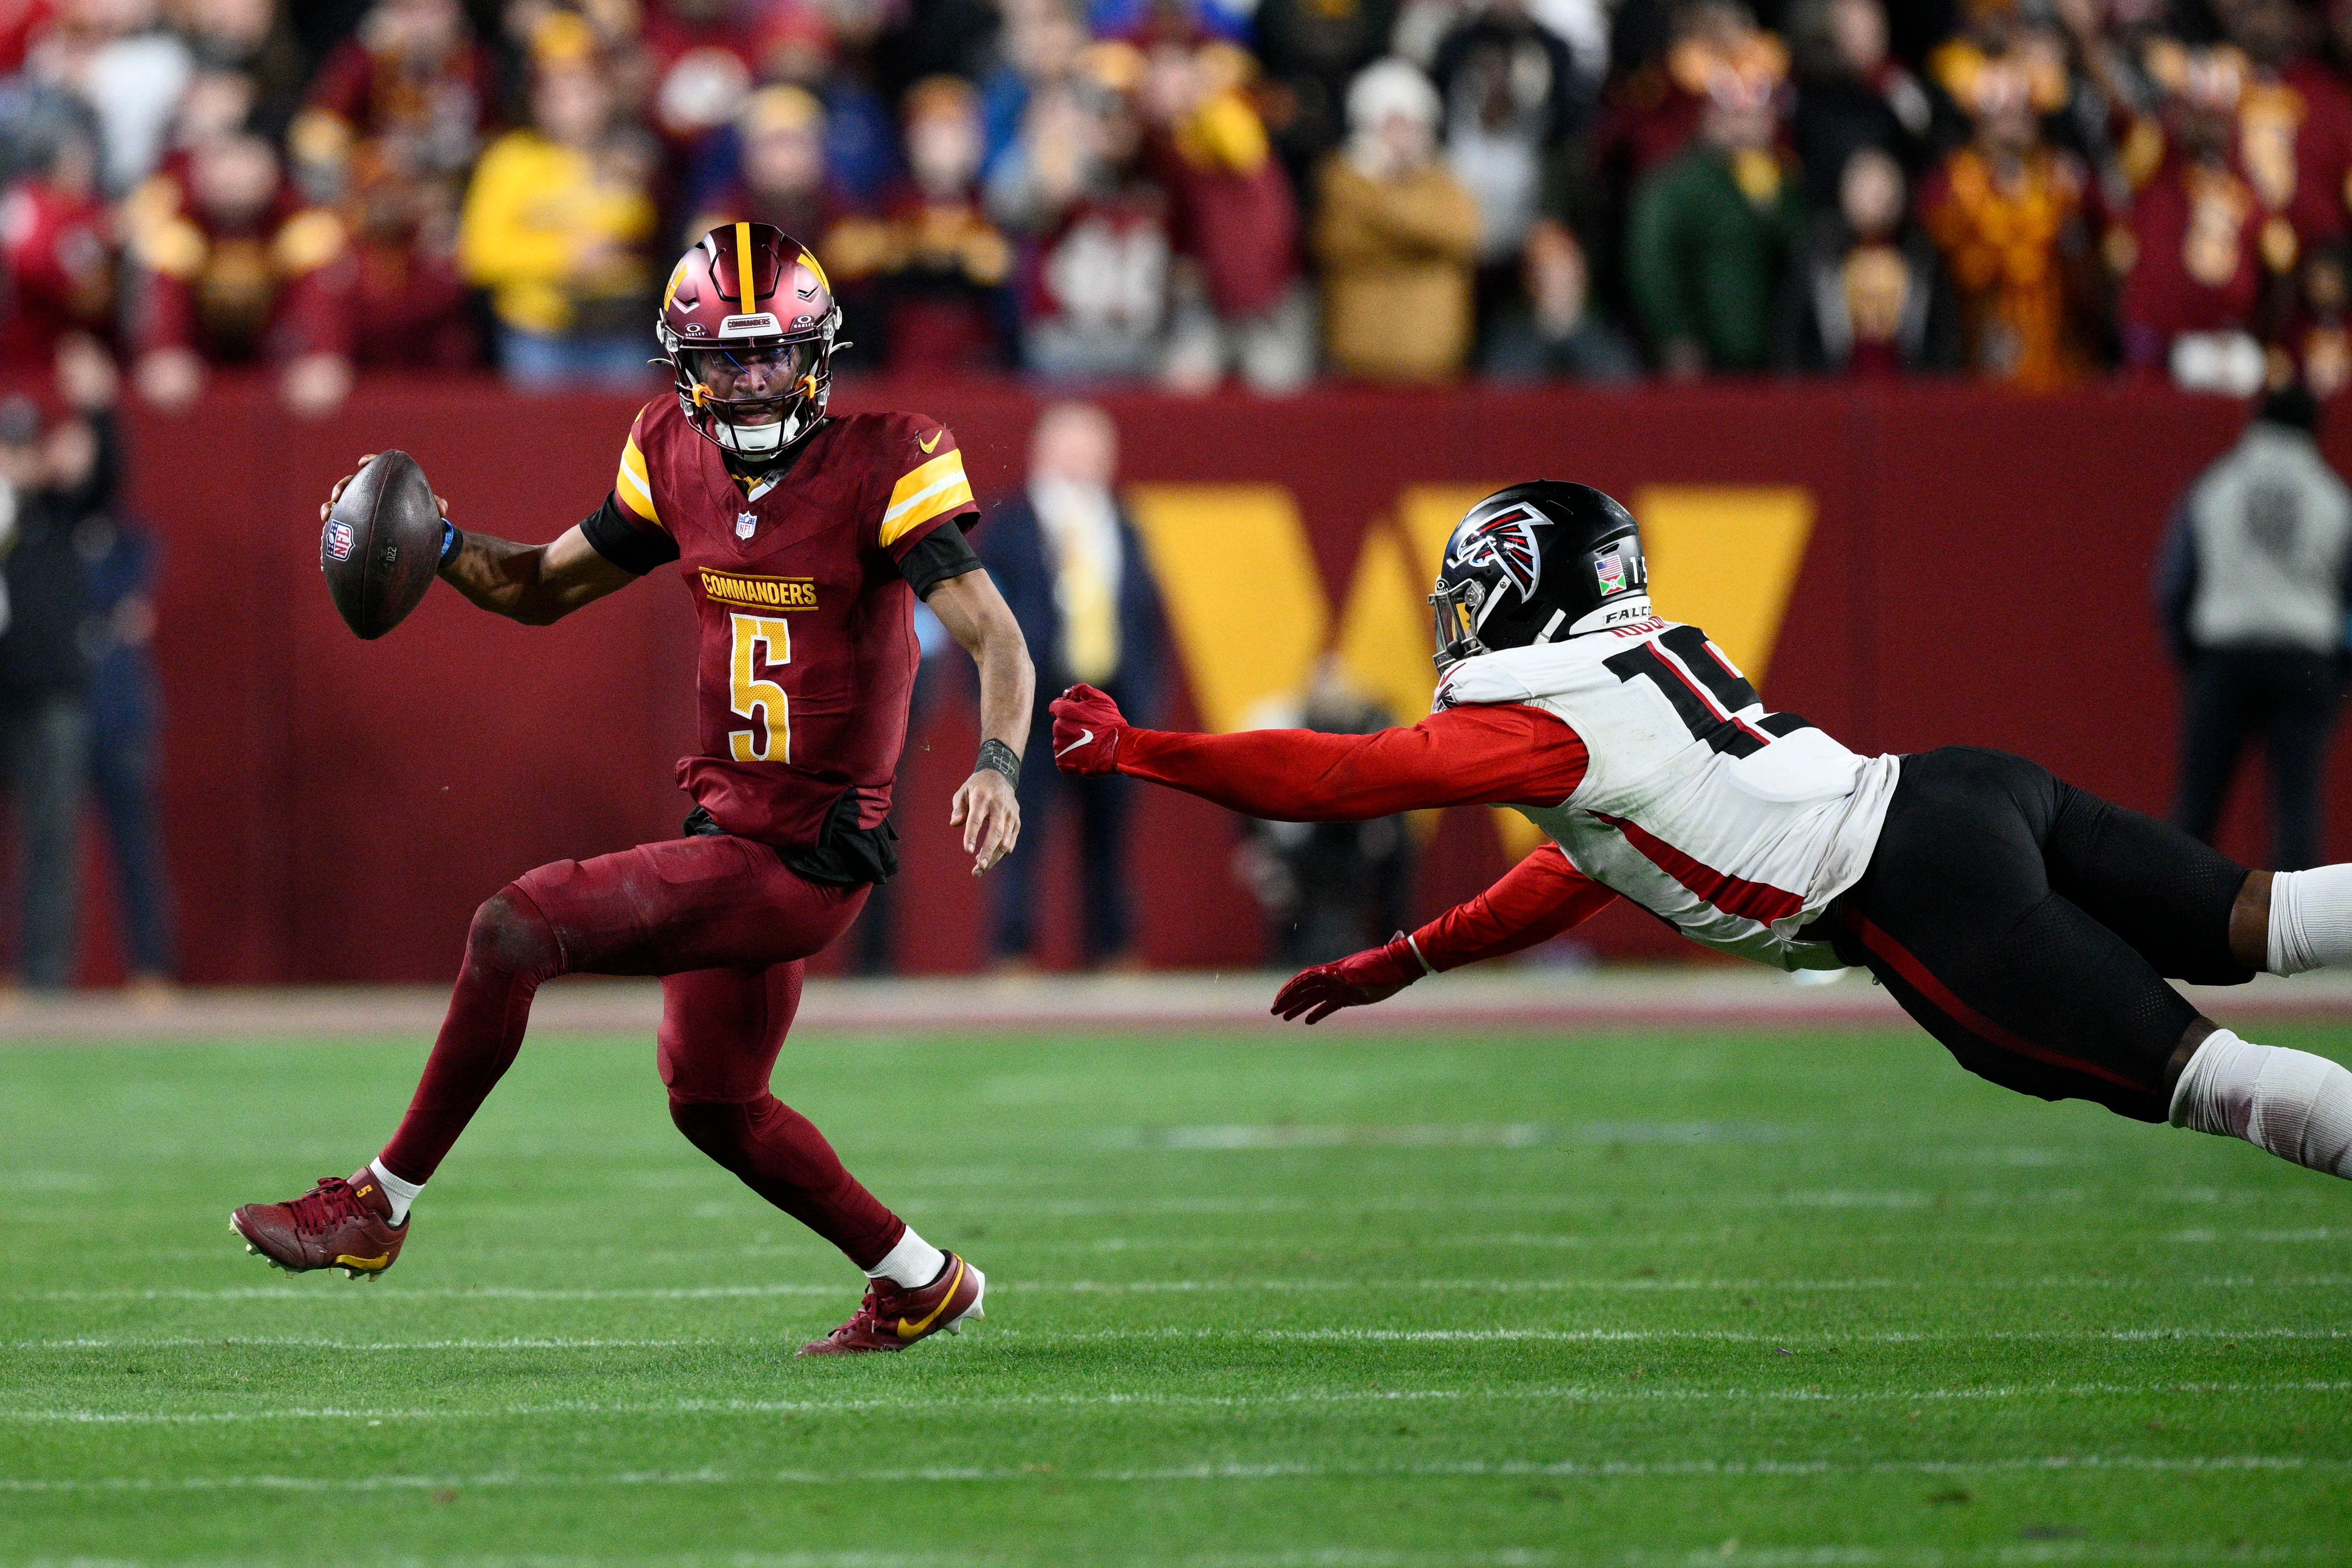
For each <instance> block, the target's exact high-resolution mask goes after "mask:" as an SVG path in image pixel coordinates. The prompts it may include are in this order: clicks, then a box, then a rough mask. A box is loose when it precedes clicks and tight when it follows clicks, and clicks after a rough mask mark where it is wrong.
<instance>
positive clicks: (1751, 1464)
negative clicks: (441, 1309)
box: [0, 1454, 2352, 1493]
mask: <svg viewBox="0 0 2352 1568" xmlns="http://www.w3.org/2000/svg"><path fill="white" fill-rule="evenodd" d="M2065 1470H2085V1471H2115V1470H2135V1471H2147V1472H2153V1473H2157V1474H2168V1475H2179V1474H2198V1473H2206V1474H2211V1473H2217V1472H2261V1471H2312V1470H2317V1471H2344V1470H2352V1459H2339V1458H2317V1457H2312V1456H2307V1455H2302V1454H2213V1455H2200V1456H2178V1455H2168V1454H2108V1455H2103V1454H2050V1455H2015V1456H2005V1457H1998V1458H1981V1459H1882V1460H1876V1461H1873V1462H1870V1463H1866V1464H1846V1463H1841V1462H1837V1461H1833V1460H1829V1459H1689V1460H1663V1461H1657V1462H1650V1461H1644V1460H1602V1461H1600V1462H1598V1463H1594V1462H1589V1461H1586V1460H1581V1459H1563V1460H1559V1461H1556V1462H1552V1463H1548V1464H1547V1463H1539V1462H1536V1461H1532V1460H1528V1461H1519V1460H1494V1461H1489V1460H1475V1459H1474V1460H1464V1461H1460V1462H1457V1463H1447V1464H1402V1465H1344V1464H1341V1465H1324V1464H1307V1463H1283V1464H1256V1465H1253V1464H1232V1463H1203V1464H1198V1465H1171V1466H1157V1467H1149V1468H1133V1469H1069V1470H1061V1469H1055V1468H1053V1467H1052V1466H1048V1465H1030V1466H1018V1467H1003V1466H979V1465H975V1466H971V1467H962V1466H947V1465H940V1466H921V1467H914V1468H898V1469H873V1470H753V1469H745V1470H728V1469H721V1468H718V1467H716V1466H703V1467H701V1468H696V1469H691V1470H617V1471H607V1472H604V1473H602V1474H596V1475H589V1474H577V1473H574V1474H565V1473H562V1472H538V1473H527V1472H524V1471H520V1470H492V1471H488V1472H482V1473H477V1474H472V1475H455V1474H444V1475H409V1474H388V1475H375V1476H289V1475H273V1474H266V1473H262V1474H244V1475H222V1476H163V1477H156V1476H77V1477H57V1478H44V1477H29V1476H7V1477H0V1493H9V1492H14V1493H28V1492H131V1493H142V1492H175V1491H191V1492H197V1491H247V1490H250V1491H290V1492H344V1491H356V1492H373V1491H415V1490H442V1489H467V1488H481V1489H489V1488H509V1487H593V1488H600V1489H601V1488H623V1487H731V1486H751V1487H761V1486H809V1487H825V1488H852V1487H857V1486H870V1485H877V1484H879V1485H889V1484H892V1483H903V1482H942V1481H944V1482H959V1481H963V1482H971V1481H978V1482H996V1481H1015V1482H1024V1483H1032V1484H1034V1483H1036V1482H1039V1481H1043V1480H1047V1479H1052V1480H1058V1481H1083V1482H1100V1483H1106V1484H1112V1485H1133V1484H1146V1485H1150V1484H1159V1483H1165V1482H1171V1481H1280V1480H1337V1479H1403V1480H1438V1479H1465V1480H1482V1479H1497V1480H1525V1479H1536V1478H1557V1479H1581V1480H1616V1479H1628V1480H1640V1479H1669V1480H1671V1479H1713V1478H1718V1477H1720V1478H1732V1479H1738V1478H1746V1477H1773V1476H1874V1475H1909V1476H1969V1475H1986V1474H1992V1473H1996V1472H2001V1471H2065Z"/></svg>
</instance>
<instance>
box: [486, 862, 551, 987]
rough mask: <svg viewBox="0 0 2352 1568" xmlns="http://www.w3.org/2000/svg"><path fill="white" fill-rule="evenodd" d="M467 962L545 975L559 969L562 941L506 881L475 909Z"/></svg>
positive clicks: (536, 911) (511, 884) (537, 911)
mask: <svg viewBox="0 0 2352 1568" xmlns="http://www.w3.org/2000/svg"><path fill="white" fill-rule="evenodd" d="M466 963H467V966H468V967H474V968H482V969H490V970H495V971H498V972H499V973H505V974H531V975H537V976H538V977H540V978H541V979H545V978H546V977H548V976H549V975H551V974H557V973H562V969H563V944H562V942H560V941H558V940H557V939H556V935H555V928H554V927H553V926H551V925H550V924H548V923H547V917H546V916H545V915H542V914H541V913H540V912H539V908H538V906H537V905H535V904H533V903H532V902H531V901H530V898H529V897H527V896H526V895H525V894H524V893H523V892H522V890H521V889H519V888H517V887H516V886H515V885H514V884H513V883H511V882H509V883H508V884H507V885H506V886H505V887H503V888H501V889H499V890H498V891H497V892H495V893H493V894H491V895H490V896H489V897H488V899H486V900H483V901H482V906H481V908H479V909H478V910H475V911H474V923H473V926H472V927H471V929H469V930H468V931H467V932H466Z"/></svg>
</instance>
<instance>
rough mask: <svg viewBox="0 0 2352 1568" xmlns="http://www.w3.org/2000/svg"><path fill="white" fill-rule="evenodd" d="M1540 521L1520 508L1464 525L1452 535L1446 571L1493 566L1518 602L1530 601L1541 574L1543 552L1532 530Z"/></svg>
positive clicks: (1534, 514) (1528, 511) (1526, 510)
mask: <svg viewBox="0 0 2352 1568" xmlns="http://www.w3.org/2000/svg"><path fill="white" fill-rule="evenodd" d="M1539 521H1542V520H1541V519H1540V518H1539V517H1538V516H1537V514H1536V513H1535V512H1533V511H1531V510H1528V508H1526V507H1523V506H1520V507H1513V508H1512V509H1511V510H1508V511H1506V512H1502V513H1499V514H1497V515H1496V516H1494V517H1490V518H1488V519H1486V521H1484V522H1475V523H1465V524H1464V525H1463V527H1462V528H1461V530H1460V531H1457V532H1456V533H1455V534H1454V549H1453V551H1452V552H1451V553H1450V554H1449V556H1448V558H1447V561H1446V565H1447V567H1448V568H1449V569H1450V568H1452V567H1455V566H1469V567H1478V566H1494V567H1496V568H1497V569H1498V570H1500V571H1501V572H1502V574H1503V575H1504V577H1505V578H1506V579H1507V580H1508V581H1509V583H1510V584H1511V586H1513V587H1515V588H1517V590H1518V591H1519V597H1520V598H1521V599H1528V598H1531V597H1533V596H1534V595H1535V591H1536V579H1537V578H1538V577H1540V576H1541V575H1543V549H1542V547H1541V546H1540V545H1538V543H1537V542H1536V529H1535V525H1536V524H1537V523H1538V522H1539Z"/></svg>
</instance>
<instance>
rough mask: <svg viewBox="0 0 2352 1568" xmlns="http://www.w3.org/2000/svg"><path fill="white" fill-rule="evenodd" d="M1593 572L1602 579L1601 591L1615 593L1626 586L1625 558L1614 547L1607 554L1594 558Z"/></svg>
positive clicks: (1607, 593) (1604, 593)
mask: <svg viewBox="0 0 2352 1568" xmlns="http://www.w3.org/2000/svg"><path fill="white" fill-rule="evenodd" d="M1592 574H1593V575H1594V576H1595V577H1598V578H1599V579H1601V593H1602V594H1603V595H1609V594H1614V593H1616V592H1617V591H1618V590H1619V589H1621V588H1622V587H1624V586H1625V558H1624V556H1623V555H1622V553H1620V552H1618V551H1616V550H1614V549H1612V550H1611V551H1610V552H1609V553H1608V554H1606V555H1596V556H1594V557H1593V558H1592Z"/></svg>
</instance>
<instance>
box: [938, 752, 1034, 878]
mask: <svg viewBox="0 0 2352 1568" xmlns="http://www.w3.org/2000/svg"><path fill="white" fill-rule="evenodd" d="M948 826H950V827H961V828H962V829H963V847H964V853H965V854H967V855H970V856H971V874H972V875H973V876H975V877H977V876H980V875H982V874H983V873H984V872H986V871H987V869H988V868H990V867H991V866H993V865H995V864H996V863H997V862H998V861H999V860H1002V859H1003V858H1005V857H1006V856H1007V855H1010V854H1012V853H1013V846H1014V845H1015V844H1018V843H1019V842H1021V803H1020V802H1019V801H1018V800H1016V799H1014V798H1013V781H1012V780H1011V779H1008V778H1006V777H1005V776H1004V775H1003V773H998V772H997V771H996V770H995V769H994V768H982V769H981V770H980V771H979V772H978V773H973V774H972V775H971V777H970V778H968V779H966V780H964V781H963V787H962V788H961V789H959V790H957V791H956V792H955V805H954V806H953V808H952V809H950V811H949V813H948Z"/></svg>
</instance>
